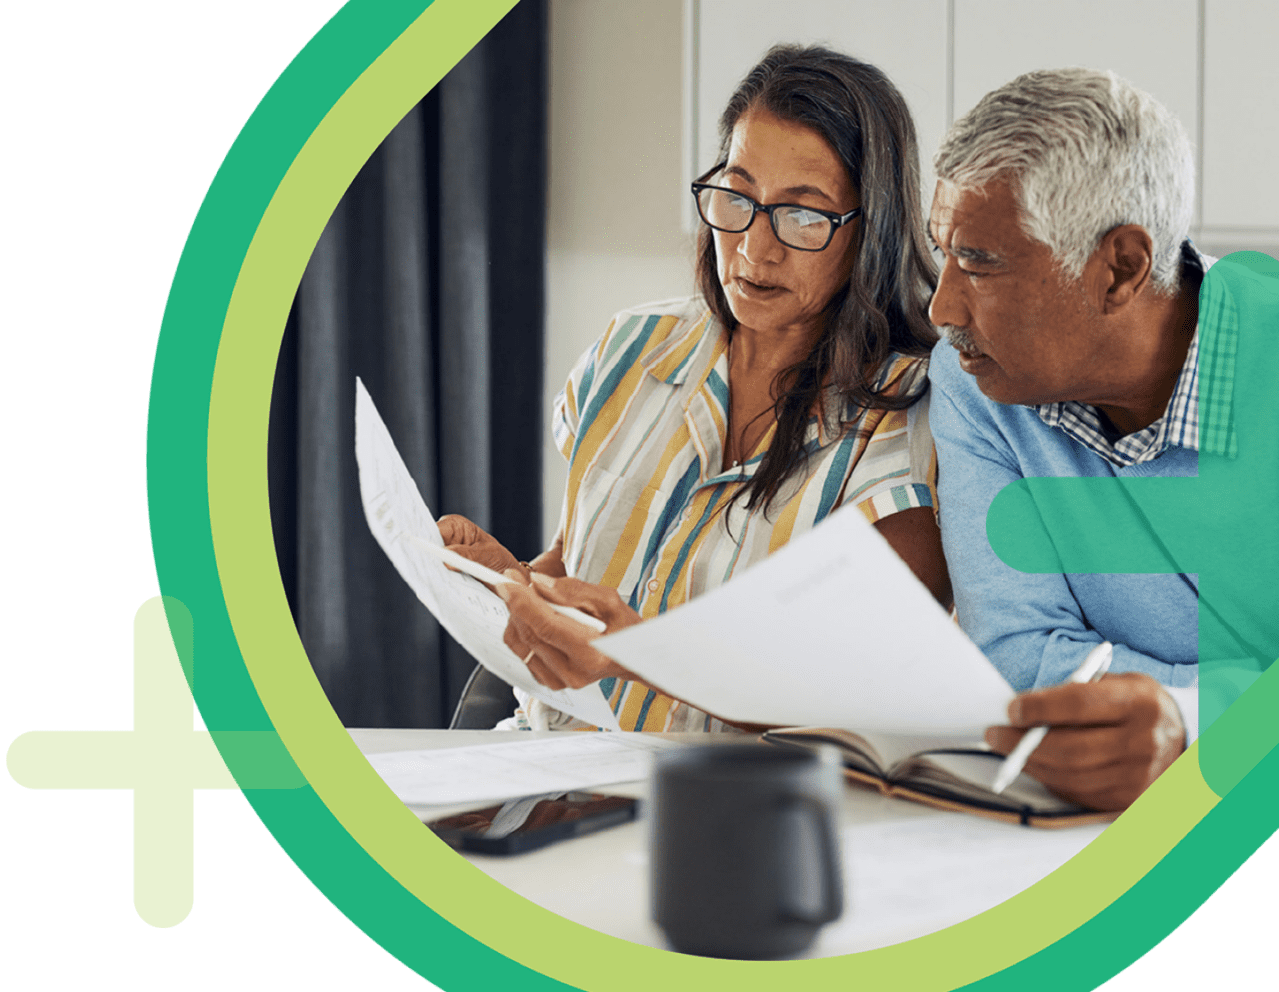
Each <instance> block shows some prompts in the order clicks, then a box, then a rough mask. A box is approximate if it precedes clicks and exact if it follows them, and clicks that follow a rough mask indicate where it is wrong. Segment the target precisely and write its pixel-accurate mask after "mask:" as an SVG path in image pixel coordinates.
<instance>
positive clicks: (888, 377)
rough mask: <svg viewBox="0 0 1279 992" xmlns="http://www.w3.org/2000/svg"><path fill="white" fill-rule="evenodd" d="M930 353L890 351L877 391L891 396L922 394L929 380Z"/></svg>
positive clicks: (880, 374)
mask: <svg viewBox="0 0 1279 992" xmlns="http://www.w3.org/2000/svg"><path fill="white" fill-rule="evenodd" d="M928 358H929V356H928V355H906V354H903V353H902V352H900V351H890V352H889V353H888V357H887V358H885V359H884V364H883V366H882V368H881V369H880V372H879V380H878V381H877V382H876V383H875V391H876V392H881V393H886V394H887V395H889V396H908V395H910V394H912V393H916V394H920V395H922V394H923V393H924V391H925V389H926V388H927V387H926V385H925V384H926V383H927V381H928Z"/></svg>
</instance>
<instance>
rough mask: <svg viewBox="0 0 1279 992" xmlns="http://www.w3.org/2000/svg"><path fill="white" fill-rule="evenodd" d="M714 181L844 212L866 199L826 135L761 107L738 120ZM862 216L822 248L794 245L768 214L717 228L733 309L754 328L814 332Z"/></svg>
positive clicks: (761, 198) (847, 266)
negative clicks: (730, 229)
mask: <svg viewBox="0 0 1279 992" xmlns="http://www.w3.org/2000/svg"><path fill="white" fill-rule="evenodd" d="M708 181H709V182H712V183H714V184H715V185H717V186H727V187H729V188H731V189H734V190H737V191H738V192H740V193H744V194H745V195H746V196H749V197H750V198H751V199H752V200H755V201H756V202H757V203H761V204H764V205H771V204H774V203H796V204H799V205H800V206H805V207H815V208H816V209H818V210H825V211H829V212H833V213H840V214H845V213H847V212H848V211H850V210H852V209H853V208H854V207H859V206H861V198H860V196H859V195H858V191H857V190H856V189H854V188H853V184H852V181H851V180H850V179H849V176H848V172H847V170H846V169H845V168H844V164H843V162H841V161H840V159H839V156H838V155H836V154H835V150H834V149H833V148H831V146H830V145H828V144H827V143H826V139H824V138H823V137H821V135H819V134H818V133H817V132H816V131H813V130H811V129H809V128H807V127H804V126H803V125H801V124H792V123H790V122H789V121H784V120H782V119H780V118H779V117H776V116H775V115H773V114H771V113H769V112H768V111H767V110H761V109H756V110H751V111H748V112H747V113H745V114H743V115H742V117H741V118H740V119H739V120H738V122H737V126H736V127H734V128H733V137H732V143H731V144H730V146H729V149H728V164H727V165H726V166H725V167H724V170H723V172H721V173H720V174H719V175H717V176H714V177H712V178H711V179H710V180H708ZM860 223H861V219H860V218H856V219H854V220H853V221H851V222H850V223H848V224H845V225H844V226H843V227H840V228H838V229H837V230H836V231H835V236H834V238H832V239H831V242H830V244H829V245H827V246H826V248H825V249H824V250H822V251H800V250H798V249H796V248H788V247H787V246H786V245H784V244H782V243H781V242H780V241H778V240H777V236H776V235H775V234H773V228H772V225H771V224H769V222H768V217H767V216H764V215H763V214H756V215H755V220H754V222H753V223H752V224H751V226H750V227H749V228H747V229H746V230H745V231H743V232H742V233H740V234H727V233H725V232H724V231H713V232H712V234H713V235H714V238H715V255H716V260H717V263H718V267H719V281H720V284H721V285H722V286H723V287H724V295H725V297H726V298H727V299H728V305H729V307H730V308H731V309H732V311H733V316H734V317H736V318H737V320H738V322H739V323H740V324H742V326H744V327H746V328H749V329H751V330H755V331H761V332H765V333H778V332H781V333H803V334H809V335H815V334H816V333H817V332H818V330H819V328H820V322H821V314H822V311H823V310H824V309H825V307H826V304H827V303H828V302H829V301H830V298H831V297H832V296H834V295H835V292H836V291H837V290H838V289H839V288H840V287H841V286H843V285H844V284H845V283H846V282H847V281H848V276H849V274H850V273H851V272H852V268H853V233H854V229H855V228H856V225H858V224H860Z"/></svg>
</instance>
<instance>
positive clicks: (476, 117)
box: [269, 0, 1279, 727]
mask: <svg viewBox="0 0 1279 992" xmlns="http://www.w3.org/2000/svg"><path fill="white" fill-rule="evenodd" d="M1276 37H1279V5H1276V4H1273V3H1270V2H1268V0H1073V2H1071V3H1057V4H1049V3H1026V2H1024V0H897V2H896V3H894V4H892V5H889V4H885V3H882V2H880V0H788V2H787V3H785V4H781V3H776V2H769V0H644V2H642V3H635V2H631V0H520V3H518V4H517V5H516V6H515V8H514V9H513V10H512V11H511V13H510V14H509V15H508V16H507V17H506V18H505V19H504V20H503V21H502V22H501V23H500V24H499V25H498V26H497V27H496V28H495V29H494V30H493V31H492V32H491V33H490V34H489V36H488V37H487V38H485V39H484V41H483V42H481V44H480V45H479V46H477V47H476V48H475V49H473V50H472V51H471V53H470V54H468V55H467V56H466V58H464V59H463V60H462V62H461V63H459V64H458V66H457V67H456V68H455V69H454V70H453V71H452V72H451V73H450V74H449V75H448V76H447V77H446V78H445V80H444V81H443V82H441V84H440V85H439V86H437V87H436V88H435V89H434V90H433V91H432V92H431V93H429V94H427V95H426V96H425V97H424V99H423V100H422V102H421V103H420V104H419V105H418V106H417V107H416V108H414V110H413V111H412V112H411V113H410V114H409V115H408V116H407V117H406V118H405V119H404V121H403V122H402V123H401V124H400V125H399V126H398V127H397V128H396V129H395V131H394V132H392V134H391V135H390V136H389V137H388V138H387V139H386V141H385V142H384V143H383V144H382V146H381V147H380V148H379V149H378V151H377V152H376V153H375V154H374V155H373V156H372V158H371V159H370V160H369V162H368V164H367V165H366V166H365V168H364V169H363V170H362V171H361V173H360V174H359V176H358V177H357V178H356V179H355V181H354V182H353V183H352V185H351V187H350V190H349V191H348V193H347V195H346V196H345V197H344V199H343V201H342V203H341V204H340V205H339V207H338V209H337V210H336V211H335V213H334V215H333V218H332V220H331V221H330V223H329V225H328V227H327V228H326V230H325V233H324V235H323V237H322V238H321V240H320V243H319V244H318V245H317V246H316V250H315V254H314V255H313V256H312V259H311V263H310V265H309V267H308V269H307V272H306V275H305V276H304V278H303V280H302V284H301V286H300V287H299V290H298V295H297V299H296V301H295V303H294V307H293V312H292V313H291V315H290V317H289V323H288V327H287V330H286V333H285V337H284V343H283V345H282V347H281V352H280V360H279V365H278V367H277V372H276V383H275V391H274V393H273V395H272V412H271V443H270V471H269V477H270V487H271V510H272V522H273V526H274V528H275V540H276V548H277V553H278V557H279V562H280V571H281V576H282V578H283V580H284V585H285V589H286V591H287V592H288V595H289V602H290V605H291V606H292V609H293V613H294V617H295V619H296V621H297V624H298V629H299V633H300V634H301V637H302V641H303V644H304V645H305V646H306V649H307V653H308V656H309V657H310V659H311V662H312V665H313V666H314V667H315V669H316V673H317V675H318V677H319V679H320V682H321V684H322V685H323V687H324V689H325V691H326V692H327V693H328V696H329V699H330V701H331V702H332V703H333V705H334V708H335V709H336V710H337V712H338V715H339V716H340V717H341V718H342V720H343V722H344V724H345V725H346V726H361V727H379V726H395V727H438V726H446V725H447V723H448V720H449V717H450V715H451V713H452V710H453V707H454V705H455V704H456V701H457V697H458V695H459V693H460V692H461V689H462V686H463V684H464V682H465V680H466V678H467V676H469V674H470V672H471V670H472V669H473V667H474V663H473V662H472V661H471V659H470V658H469V657H468V656H467V655H466V654H465V652H463V651H461V649H460V648H458V647H457V645H456V644H454V643H453V642H452V641H451V640H450V639H449V638H448V636H447V635H446V634H444V633H443V632H442V631H441V630H440V629H439V628H438V626H437V625H436V624H435V621H434V620H433V618H432V617H431V616H430V614H429V613H428V612H427V611H426V609H425V607H423V606H421V605H420V604H419V603H418V602H417V601H416V599H415V598H414V597H413V595H412V593H410V592H409V590H408V587H407V586H405V584H404V583H403V582H402V581H401V580H400V578H399V576H398V575H397V574H396V573H395V571H394V569H393V568H392V566H391V565H390V563H389V562H388V561H387V560H386V558H385V556H384V555H383V554H382V552H381V550H380V549H379V548H378V547H377V545H376V544H375V542H374V541H373V538H372V536H371V535H370V534H369V531H368V527H367V525H366V524H365V522H364V517H363V512H362V510H361V508H360V502H359V493H358V487H357V477H356V471H355V461H354V440H353V416H354V413H353V409H354V379H355V376H357V375H359V376H361V377H362V378H363V380H364V382H365V384H366V385H367V386H368V387H369V390H370V392H371V394H372V396H373V399H374V401H375V402H376V403H377V405H378V407H379V410H380V411H381V413H382V415H383V418H384V419H385V420H386V422H387V425H388V427H389V428H390V430H391V433H392V436H393V437H394V438H395V440H396V443H397V445H398V446H399V448H400V452H401V454H402V455H403V456H404V458H405V462H406V464H407V465H408V467H409V469H410V471H411V472H412V473H413V475H414V478H415V479H416V480H417V482H418V485H419V487H420V488H421V490H422V495H423V498H424V499H425V500H426V502H427V504H428V505H429V506H430V507H431V508H432V510H433V511H434V512H435V513H436V514H437V515H440V514H443V513H462V514H465V515H467V516H469V517H471V518H472V519H474V520H475V521H476V522H477V523H479V524H480V525H481V526H483V527H485V528H486V529H488V530H490V531H491V532H492V533H493V534H494V535H495V536H497V537H498V538H499V539H500V540H502V541H503V542H504V543H506V544H507V546H508V547H509V548H511V550H512V551H513V552H515V553H516V554H517V555H518V556H520V557H522V558H529V557H532V556H534V555H536V554H537V553H538V551H539V550H541V548H543V547H545V545H546V543H547V542H549V540H550V538H551V537H552V536H553V535H554V533H555V529H556V525H557V522H558V519H559V509H560V500H561V498H562V494H563V480H564V474H563V463H562V460H561V458H560V456H559V453H558V452H557V451H556V450H555V448H554V446H553V445H552V443H551V439H550V430H549V410H550V404H551V401H552V400H553V398H554V396H555V394H556V393H557V392H558V391H559V389H560V388H561V386H562V385H563V382H564V378H565V376H566V375H567V373H568V371H569V369H570V368H571V366H572V365H573V363H574V362H575V361H576V359H577V358H578V356H579V355H580V354H581V353H582V352H583V351H585V350H586V349H587V348H589V347H590V345H591V344H592V343H593V342H594V341H595V340H596V339H597V338H598V337H599V336H600V335H601V334H602V333H603V331H604V329H605V328H606V327H607V325H608V321H609V318H610V317H611V316H612V314H613V313H615V312H616V311H618V310H620V309H623V308H625V307H630V306H634V305H636V304H639V303H643V302H646V301H650V300H658V299H667V298H671V297H677V296H684V295H687V294H689V293H691V292H692V287H693V279H692V240H693V235H692V231H693V216H694V215H693V212H692V198H691V196H690V195H689V194H688V192H687V190H688V183H689V182H690V181H691V180H692V178H693V177H694V176H695V175H697V174H698V173H700V172H701V171H703V170H705V169H706V168H709V167H710V166H711V165H714V163H715V154H716V151H717V148H718V137H717V134H716V125H717V120H718V116H719V113H720V110H721V109H722V108H723V105H724V103H725V102H726V101H727V98H728V96H729V94H730V93H731V92H732V90H733V88H734V86H735V85H736V83H737V82H738V80H739V79H740V78H741V76H742V75H743V74H744V73H745V72H746V71H747V70H748V69H749V68H750V67H751V66H752V65H753V64H754V63H755V61H757V59H758V58H759V56H760V55H762V54H763V52H764V51H765V50H766V49H767V48H768V47H769V46H770V45H772V44H774V43H776V42H779V41H794V42H802V43H812V42H821V43H825V44H828V45H831V46H833V47H835V48H838V49H841V50H843V51H846V52H848V53H849V54H852V55H856V56H858V57H860V58H863V59H866V60H867V61H870V62H873V63H875V64H876V65H878V66H879V67H880V68H882V69H883V70H884V71H885V72H887V73H888V75H889V77H890V78H892V79H893V81H894V82H895V83H896V84H897V85H898V87H899V88H900V89H901V90H902V92H903V94H904V95H905V97H906V100H907V102H908V103H909V105H910V107H911V111H912V113H913V115H914V118H915V123H916V127H917V129H918V133H919V139H920V150H921V159H922V165H923V173H924V182H923V184H922V188H921V191H920V197H921V202H922V203H923V204H924V208H925V210H927V206H928V203H929V201H930V199H931V194H932V186H933V177H932V170H931V165H930V160H931V157H932V154H933V152H934V151H935V149H936V147H937V145H938V143H939V142H940V139H941V137H942V135H943V134H944V133H945V130H946V128H947V127H948V126H949V125H950V123H951V122H952V121H953V120H954V119H955V118H956V117H958V116H960V115H962V114H963V113H964V112H965V111H967V110H968V109H969V108H970V107H972V105H973V104H974V103H976V102H977V100H978V99H979V98H980V97H981V96H982V95H983V94H985V93H986V92H988V91H989V90H991V89H993V88H995V87H996V86H999V85H1001V84H1002V83H1004V82H1006V81H1008V80H1009V79H1011V78H1013V77H1014V76H1016V75H1018V74H1019V73H1022V72H1025V71H1027V70H1030V69H1036V68H1051V67H1057V66H1063V65H1086V66H1091V67H1094V68H1102V69H1114V70H1115V71H1116V72H1118V73H1119V74H1121V75H1123V76H1126V77H1127V78H1129V79H1130V80H1132V81H1133V82H1134V83H1136V84H1137V85H1138V86H1140V87H1142V88H1143V89H1146V90H1148V91H1149V92H1150V93H1152V94H1153V95H1154V96H1155V97H1156V98H1158V99H1159V100H1160V101H1162V102H1163V103H1164V104H1165V105H1166V106H1167V107H1168V108H1169V109H1170V110H1171V111H1172V112H1173V113H1175V114H1176V115H1177V116H1178V117H1179V118H1180V119H1181V121H1182V123H1183V124H1184V125H1185V127H1186V129H1187V131H1188V133H1189V134H1190V137H1191V140H1192V141H1193V142H1194V144H1195V147H1196V151H1197V157H1198V167H1199V168H1198V171H1199V194H1198V201H1197V207H1196V213H1195V223H1194V227H1193V229H1192V232H1191V234H1192V237H1193V238H1194V239H1195V241H1196V243H1197V244H1198V245H1199V247H1200V248H1202V249H1203V250H1205V251H1207V252H1209V253H1210V254H1215V255H1221V254H1226V253H1228V252H1230V251H1235V250H1238V249H1244V248H1249V249H1254V250H1259V251H1265V252H1268V253H1269V254H1271V255H1275V256H1276V257H1279V195H1276V193H1275V191H1274V189H1273V184H1272V181H1271V180H1270V178H1269V173H1270V168H1271V165H1272V163H1274V162H1275V161H1276V160H1279V62H1276V61H1275V59H1274V57H1273V39H1274V38H1276Z"/></svg>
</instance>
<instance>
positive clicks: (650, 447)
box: [526, 297, 936, 731]
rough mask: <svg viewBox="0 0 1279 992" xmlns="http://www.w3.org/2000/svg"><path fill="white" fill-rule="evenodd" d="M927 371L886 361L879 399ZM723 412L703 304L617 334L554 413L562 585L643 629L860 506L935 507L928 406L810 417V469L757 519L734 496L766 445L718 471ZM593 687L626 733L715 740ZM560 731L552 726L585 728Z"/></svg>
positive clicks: (604, 686) (715, 725)
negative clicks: (641, 623) (561, 459)
mask: <svg viewBox="0 0 1279 992" xmlns="http://www.w3.org/2000/svg"><path fill="white" fill-rule="evenodd" d="M926 366H927V359H920V358H911V357H908V356H904V355H897V354H894V355H893V356H891V357H890V359H889V361H888V362H887V364H886V367H885V368H884V369H883V370H882V372H881V375H880V376H879V378H878V381H877V383H876V388H877V389H885V388H888V389H890V390H891V391H892V392H894V393H897V394H902V393H906V392H910V391H915V390H918V389H920V388H921V387H922V385H923V382H924V377H925V371H926ZM833 400H834V397H833V394H828V402H830V401H833ZM727 410H728V335H727V333H726V332H725V330H724V329H723V327H721V326H720V324H719V323H718V322H717V321H716V320H715V319H714V318H713V317H712V316H711V314H710V312H709V310H707V308H706V305H705V303H704V302H703V301H702V300H701V298H700V297H692V298H689V299H683V300H674V301H670V302H666V303H658V304H650V305H647V306H643V307H639V308H636V309H634V310H629V311H624V312H623V313H620V314H618V315H617V316H616V317H615V318H614V319H613V322H612V323H611V324H610V326H609V329H608V331H607V332H606V333H605V335H604V337H603V338H601V339H600V341H599V342H598V343H597V344H596V345H595V346H594V347H593V348H591V350H590V351H588V352H587V353H586V354H585V355H583V356H582V358H581V359H580V360H579V361H578V363H577V365H576V366H575V367H574V369H573V371H572V373H571V374H570V376H569V381H568V383H567V384H566V385H565V387H564V391H563V393H561V394H560V396H559V398H558V399H557V401H556V404H555V411H554V418H553V420H554V424H553V427H554V433H555V442H556V446H557V447H558V448H559V449H560V450H561V451H562V452H564V454H565V457H566V458H567V460H568V485H567V487H566V492H565V503H564V509H563V515H562V523H561V527H562V538H563V542H564V543H563V547H564V564H565V566H566V568H567V570H568V574H569V575H572V576H575V577H577V578H579V579H583V580H585V581H587V582H595V583H602V584H606V585H609V586H612V587H614V588H616V589H617V590H618V591H619V592H620V594H621V596H622V598H623V599H624V600H626V601H627V602H629V603H630V605H631V606H632V607H633V608H634V609H635V610H637V611H638V612H639V613H640V615H641V616H644V617H654V616H657V615H658V614H659V613H662V612H663V611H665V610H668V609H670V608H672V607H674V606H678V605H679V604H681V603H684V602H687V601H688V600H689V599H692V598H693V597H695V596H699V595H701V594H702V593H704V592H706V591H707V590H709V589H713V588H715V587H716V586H719V585H722V584H723V583H725V582H727V581H728V580H729V579H731V578H732V577H733V575H734V574H736V573H737V572H738V571H739V570H741V569H744V568H746V567H748V566H749V565H751V564H753V563H754V562H756V561H759V560H761V559H762V558H764V557H766V556H767V555H768V554H770V553H771V552H773V551H774V550H776V549H777V548H779V547H781V546H782V545H783V544H785V543H786V542H787V541H789V540H790V539H791V538H793V537H794V536H796V535H798V534H801V533H803V532H805V531H807V530H809V529H810V528H812V527H814V526H816V525H817V524H818V523H820V522H821V521H822V520H824V519H825V518H826V517H827V516H828V515H829V514H830V513H832V512H833V511H835V510H837V509H839V508H840V507H841V506H856V507H857V508H858V509H859V510H860V511H861V512H862V513H864V514H865V515H866V517H867V519H868V520H870V521H871V522H872V523H873V522H875V521H877V520H881V519H883V518H884V517H886V516H889V515H891V514H893V513H897V512H900V511H901V510H905V509H909V508H911V507H918V506H936V496H935V482H936V460H935V455H934V453H933V446H932V439H931V437H930V436H929V433H928V421H927V417H928V399H927V396H925V397H924V398H923V399H922V400H920V401H919V402H917V403H915V404H914V405H913V406H911V407H909V408H907V409H906V410H900V411H889V410H871V411H856V410H852V411H847V412H848V413H849V416H847V417H846V418H833V419H838V420H842V428H838V427H837V429H828V428H827V426H826V424H825V423H823V421H822V419H821V418H818V417H813V418H812V420H811V421H810V423H809V426H808V434H807V436H806V438H805V445H806V448H807V451H808V458H807V461H806V463H805V464H804V466H803V469H802V470H801V471H800V472H799V473H797V474H796V475H795V476H793V477H792V478H791V479H789V480H787V482H786V483H785V484H784V485H783V486H782V489H781V490H780V491H779V494H778V497H777V498H776V499H774V500H773V503H772V506H771V507H770V508H769V510H768V512H767V513H765V512H764V510H763V509H756V510H754V511H752V512H749V513H748V512H747V511H746V509H745V507H744V502H745V501H744V500H734V499H733V496H734V494H735V493H736V492H737V491H738V490H739V489H740V488H741V485H742V483H743V481H744V480H745V479H747V478H750V477H751V476H752V475H753V474H754V473H755V471H756V469H757V468H758V466H759V463H760V460H761V458H762V457H763V452H764V451H765V450H767V445H768V443H769V442H771V439H772V429H770V431H769V433H768V434H766V435H765V438H764V440H763V441H761V443H760V446H759V448H758V449H757V450H756V453H755V454H754V455H753V456H752V457H751V458H750V459H748V460H747V461H746V463H745V464H744V465H743V466H741V467H739V468H732V469H725V467H724V466H723V464H722V462H723V458H722V455H723V450H724V435H725V424H726V422H727V419H728V417H727ZM600 687H601V690H602V691H603V692H604V694H605V696H606V697H607V698H608V699H609V702H610V704H611V706H612V708H613V711H614V712H615V713H616V714H617V715H618V719H619V722H620V724H621V726H622V729H623V730H668V731H672V730H720V729H726V728H724V727H723V725H722V724H720V722H719V721H718V720H716V719H714V718H713V717H711V716H710V715H708V714H706V713H703V712H702V711H700V710H697V709H694V708H693V707H692V706H689V705H687V704H684V703H680V702H677V701H676V700H673V699H671V698H670V697H667V696H663V695H661V694H659V693H655V692H652V691H651V690H649V689H647V688H646V687H645V686H643V685H640V684H638V683H632V682H623V681H619V680H614V679H605V680H604V681H602V682H601V683H600ZM526 705H528V704H526ZM533 705H536V706H541V704H540V703H535V704H533ZM556 716H557V717H558V719H555V720H553V721H552V725H553V726H565V727H568V726H576V727H583V728H584V727H585V725H584V724H580V723H578V722H577V721H573V720H571V719H570V718H567V717H563V715H562V714H556Z"/></svg>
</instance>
